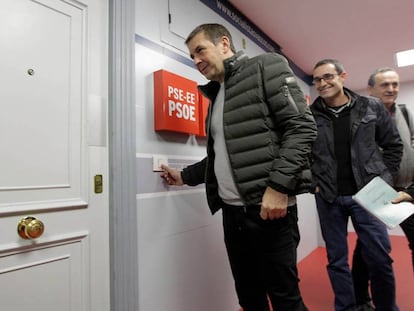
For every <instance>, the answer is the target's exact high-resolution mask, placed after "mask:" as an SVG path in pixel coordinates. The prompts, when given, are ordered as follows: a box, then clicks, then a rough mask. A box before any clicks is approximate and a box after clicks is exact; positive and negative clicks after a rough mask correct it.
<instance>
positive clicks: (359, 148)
mask: <svg viewBox="0 0 414 311" xmlns="http://www.w3.org/2000/svg"><path fill="white" fill-rule="evenodd" d="M345 91H346V92H347V93H348V94H350V96H351V97H352V98H353V100H354V101H355V104H354V105H353V106H352V108H351V115H350V122H351V124H350V127H351V142H350V143H351V147H350V148H351V150H350V152H351V163H352V172H353V175H354V178H355V182H356V186H357V190H359V189H361V188H362V187H363V186H364V185H366V184H367V183H368V182H369V181H370V180H371V179H372V178H374V177H375V176H381V177H382V178H383V179H384V180H385V181H387V182H388V183H389V184H391V185H392V184H393V180H394V178H396V176H397V173H398V168H399V164H400V161H401V157H402V150H403V145H402V142H401V139H400V136H399V134H398V131H397V128H396V127H395V125H394V123H393V122H392V120H391V117H390V114H389V113H388V111H387V110H386V109H385V107H384V105H383V104H382V103H381V102H380V101H379V100H378V99H376V98H373V97H366V96H360V95H358V94H356V93H354V92H352V91H350V90H348V89H346V88H345ZM311 110H312V112H313V115H314V117H315V121H316V124H317V126H318V137H317V139H316V141H315V142H314V145H313V148H312V161H313V162H312V176H313V187H312V188H313V189H315V187H316V186H318V187H319V191H320V192H319V193H320V195H321V196H322V197H323V198H324V199H325V200H327V201H328V202H333V201H334V200H335V198H336V197H337V195H338V194H337V170H336V168H337V162H336V158H335V150H334V146H335V144H334V141H333V125H332V121H331V118H330V117H329V116H328V113H329V112H328V111H327V110H326V108H325V106H324V104H323V100H322V98H321V97H318V98H317V99H316V100H315V101H314V103H313V104H312V105H311Z"/></svg>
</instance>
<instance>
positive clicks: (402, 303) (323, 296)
mask: <svg viewBox="0 0 414 311" xmlns="http://www.w3.org/2000/svg"><path fill="white" fill-rule="evenodd" d="M355 241H356V234H355V233H353V232H350V233H349V236H348V245H349V249H350V250H353V249H354V246H355ZM391 243H392V252H391V256H392V258H393V259H394V272H395V278H396V284H397V304H398V306H399V308H400V311H414V298H413V296H411V295H414V290H413V288H414V274H413V268H412V265H411V254H410V251H409V249H408V242H407V239H406V237H405V236H391ZM351 254H352V251H351ZM326 265H327V259H326V251H325V248H324V247H319V248H317V249H315V250H314V251H313V252H312V253H311V254H309V255H308V256H307V257H305V258H304V259H303V260H301V261H300V263H299V264H298V270H299V277H300V279H301V281H300V288H301V292H302V296H303V300H304V301H305V303H306V305H307V307H308V308H309V310H310V311H333V310H334V307H333V301H334V296H333V292H332V288H331V285H330V282H329V279H328V274H327V272H326ZM239 311H242V310H239ZM275 311H276V310H275Z"/></svg>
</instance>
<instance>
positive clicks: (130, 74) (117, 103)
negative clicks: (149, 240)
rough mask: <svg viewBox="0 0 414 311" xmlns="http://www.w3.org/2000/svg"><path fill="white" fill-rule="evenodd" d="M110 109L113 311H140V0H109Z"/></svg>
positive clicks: (110, 226)
mask: <svg viewBox="0 0 414 311" xmlns="http://www.w3.org/2000/svg"><path fill="white" fill-rule="evenodd" d="M120 59H122V61H121V62H120V61H118V60H120ZM108 105H109V107H108V116H109V118H108V119H109V124H108V126H109V172H110V173H109V175H110V176H109V178H110V186H109V206H110V207H109V210H110V215H109V221H110V224H109V234H110V284H111V299H110V300H111V310H118V311H122V310H125V311H127V310H136V311H138V310H139V298H138V297H139V292H138V243H137V241H138V229H137V203H136V202H137V201H136V156H135V154H136V135H135V131H136V126H135V119H136V118H135V111H136V110H135V0H122V1H119V0H109V103H108ZM115 276H116V277H115Z"/></svg>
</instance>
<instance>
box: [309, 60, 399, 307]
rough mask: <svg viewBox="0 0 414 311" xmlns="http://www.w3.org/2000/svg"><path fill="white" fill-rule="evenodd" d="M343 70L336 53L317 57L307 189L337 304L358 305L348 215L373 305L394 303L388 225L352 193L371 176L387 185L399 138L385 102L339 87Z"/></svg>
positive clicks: (395, 169)
mask: <svg viewBox="0 0 414 311" xmlns="http://www.w3.org/2000/svg"><path fill="white" fill-rule="evenodd" d="M345 78H346V72H345V69H344V67H343V66H342V64H340V63H339V62H338V61H337V60H334V59H324V60H321V61H319V62H318V63H317V64H316V65H315V67H314V70H313V83H314V85H315V88H316V90H317V91H318V93H319V97H318V98H317V99H316V100H315V101H314V103H313V104H312V106H311V110H312V112H313V115H314V118H315V121H316V123H317V126H318V137H317V139H316V141H315V142H314V145H313V149H312V157H313V163H312V174H313V189H314V191H315V199H316V205H317V209H318V214H319V220H320V226H321V231H322V236H323V238H324V240H325V243H326V249H327V255H328V266H327V270H328V275H329V278H330V281H331V285H332V288H333V291H334V294H335V311H356V310H358V308H357V305H356V301H355V294H354V287H353V280H352V274H351V271H350V268H349V263H348V245H347V232H348V219H349V217H350V218H351V220H352V224H353V226H354V228H355V231H356V233H357V235H358V238H359V240H360V241H361V253H362V256H363V258H364V261H365V262H366V263H367V264H368V266H369V267H368V269H369V271H370V279H371V290H372V298H373V302H374V304H375V308H376V310H377V311H397V310H399V309H398V307H397V305H396V301H395V279H394V272H393V268H392V258H391V257H390V255H389V253H390V251H391V246H390V240H389V237H388V233H387V230H386V227H385V226H384V225H383V224H382V223H381V222H379V221H378V220H377V219H376V218H374V217H373V216H372V215H370V214H369V213H368V212H367V211H365V210H364V209H363V208H362V207H360V206H359V205H358V204H357V203H356V202H355V201H354V200H353V199H352V195H354V194H355V193H356V192H358V190H360V189H361V188H362V187H363V186H364V185H366V184H367V183H368V182H369V181H370V180H371V179H372V178H374V177H375V176H381V177H382V178H383V179H384V180H385V181H387V182H388V183H390V184H391V185H392V184H393V181H394V178H395V177H396V176H397V173H398V168H399V164H400V161H401V156H402V148H403V146H402V143H401V139H400V136H399V134H398V131H397V129H396V127H395V125H394V124H393V122H392V120H391V118H390V115H389V113H388V112H387V110H386V109H385V107H384V105H383V104H382V103H381V102H380V101H379V100H377V99H375V98H371V97H364V96H359V95H358V94H356V93H354V92H352V91H351V90H349V89H347V88H345V87H344V81H345Z"/></svg>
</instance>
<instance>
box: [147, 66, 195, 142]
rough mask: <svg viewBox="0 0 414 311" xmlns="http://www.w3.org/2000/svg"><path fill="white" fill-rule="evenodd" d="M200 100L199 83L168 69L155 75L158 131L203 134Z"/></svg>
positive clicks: (155, 113) (155, 121) (155, 122)
mask: <svg viewBox="0 0 414 311" xmlns="http://www.w3.org/2000/svg"><path fill="white" fill-rule="evenodd" d="M198 100H199V93H198V89H197V83H196V82H195V81H192V80H189V79H186V78H183V77H181V76H178V75H176V74H174V73H171V72H168V71H165V70H158V71H156V72H154V124H155V130H156V131H174V132H181V133H188V134H196V135H199V133H200V112H199V104H198Z"/></svg>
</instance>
